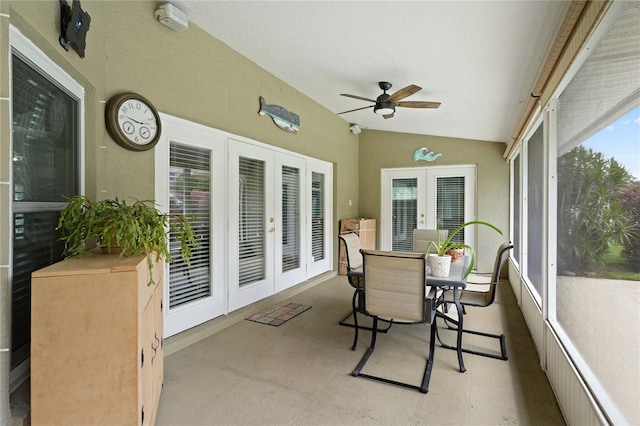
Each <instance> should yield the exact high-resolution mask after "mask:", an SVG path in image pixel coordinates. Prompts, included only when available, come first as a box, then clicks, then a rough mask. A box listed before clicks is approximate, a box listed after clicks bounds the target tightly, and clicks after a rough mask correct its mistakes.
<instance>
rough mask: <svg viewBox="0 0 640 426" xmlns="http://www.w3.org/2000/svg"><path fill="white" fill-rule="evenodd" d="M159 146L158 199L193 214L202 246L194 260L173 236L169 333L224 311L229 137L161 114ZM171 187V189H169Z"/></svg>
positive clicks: (167, 283) (167, 279)
mask: <svg viewBox="0 0 640 426" xmlns="http://www.w3.org/2000/svg"><path fill="white" fill-rule="evenodd" d="M161 119H162V123H163V128H162V138H161V140H160V142H159V143H158V145H157V146H156V202H157V203H158V205H159V208H160V209H161V210H163V211H165V212H168V213H171V214H182V215H187V216H190V217H191V219H190V223H191V226H192V227H193V229H194V231H195V234H196V238H197V241H198V246H197V247H196V248H194V249H193V250H192V257H191V261H190V265H187V264H186V263H185V262H184V261H183V260H182V259H180V255H179V242H177V241H175V239H174V236H173V235H170V236H169V246H170V252H171V257H172V258H173V259H174V261H173V262H172V263H170V264H168V265H165V274H164V289H165V290H164V291H165V295H164V301H165V302H164V303H163V306H164V309H165V326H164V335H165V337H169V336H172V335H174V334H176V333H179V332H180V331H183V330H186V329H188V328H191V327H194V326H196V325H198V324H201V323H203V322H205V321H208V320H210V319H213V318H215V317H218V316H220V315H222V314H224V313H225V308H226V303H225V295H226V288H225V286H226V281H225V270H224V260H223V259H224V257H223V256H221V254H222V253H224V248H225V247H224V244H225V223H226V219H225V218H226V216H225V214H226V211H225V209H224V208H222V207H221V206H224V205H225V197H226V188H225V183H226V176H225V175H226V150H225V139H224V138H223V137H221V136H220V135H218V134H216V133H215V132H213V131H212V130H211V129H210V128H207V127H204V126H200V125H197V124H195V123H191V122H187V121H185V120H180V119H178V118H175V117H171V116H167V115H165V114H161ZM167 187H168V191H167Z"/></svg>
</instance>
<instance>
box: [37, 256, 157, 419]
mask: <svg viewBox="0 0 640 426" xmlns="http://www.w3.org/2000/svg"><path fill="white" fill-rule="evenodd" d="M148 277H149V271H148V267H147V260H146V257H145V256H131V257H127V258H123V257H120V256H118V255H116V254H110V255H107V254H101V253H100V252H99V251H98V252H97V253H96V254H94V255H93V256H76V257H73V258H69V259H66V260H64V261H62V262H59V263H56V264H54V265H51V266H48V267H46V268H43V269H40V270H38V271H36V272H34V273H33V274H32V283H31V294H32V301H31V312H32V314H31V421H32V424H34V425H44V424H56V425H60V424H65V425H99V424H103V425H116V424H117V425H152V424H153V423H154V421H155V416H156V412H157V406H158V402H159V399H160V391H161V389H162V381H163V351H162V308H163V306H162V296H163V293H162V262H160V263H157V264H156V265H155V267H154V270H153V278H154V280H155V282H156V284H155V285H148Z"/></svg>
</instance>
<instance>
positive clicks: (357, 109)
mask: <svg viewBox="0 0 640 426" xmlns="http://www.w3.org/2000/svg"><path fill="white" fill-rule="evenodd" d="M374 106H375V105H369V106H366V107H362V108H356V109H350V110H349V111H342V112H339V113H337V114H336V115H340V114H346V113H348V112H353V111H360V110H361V109H367V108H373V107H374Z"/></svg>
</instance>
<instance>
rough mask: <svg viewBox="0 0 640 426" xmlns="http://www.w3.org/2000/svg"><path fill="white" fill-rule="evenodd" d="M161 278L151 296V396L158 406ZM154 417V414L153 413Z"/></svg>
mask: <svg viewBox="0 0 640 426" xmlns="http://www.w3.org/2000/svg"><path fill="white" fill-rule="evenodd" d="M162 285H163V280H161V281H159V282H158V285H157V286H156V290H155V293H154V296H153V305H154V306H153V307H154V311H155V312H154V323H155V326H154V336H153V347H154V353H153V395H154V396H153V397H154V401H155V404H154V407H157V406H158V402H159V401H160V391H161V390H162V382H163V381H164V352H163V322H162V321H163V318H162V310H163V309H164V301H163V299H162V297H163V294H164V293H163V290H162ZM154 417H155V415H154Z"/></svg>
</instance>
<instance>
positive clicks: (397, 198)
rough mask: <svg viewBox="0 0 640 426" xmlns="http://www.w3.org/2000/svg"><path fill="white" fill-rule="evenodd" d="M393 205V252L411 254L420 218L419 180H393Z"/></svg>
mask: <svg viewBox="0 0 640 426" xmlns="http://www.w3.org/2000/svg"><path fill="white" fill-rule="evenodd" d="M391 203H392V207H391V209H392V210H391V214H392V222H391V247H392V248H391V250H393V251H409V252H410V251H412V250H413V230H414V229H416V225H417V218H418V179H417V178H402V179H393V180H392V183H391Z"/></svg>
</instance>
